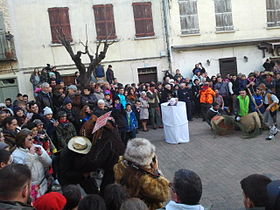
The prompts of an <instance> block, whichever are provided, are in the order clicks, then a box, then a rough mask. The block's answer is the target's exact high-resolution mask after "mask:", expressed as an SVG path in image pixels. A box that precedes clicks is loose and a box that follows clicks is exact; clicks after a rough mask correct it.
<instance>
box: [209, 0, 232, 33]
mask: <svg viewBox="0 0 280 210" xmlns="http://www.w3.org/2000/svg"><path fill="white" fill-rule="evenodd" d="M219 1H220V2H221V1H223V2H224V4H226V3H225V1H229V5H230V11H222V12H218V11H217V10H218V8H217V3H218V2H219ZM214 9H215V20H216V32H228V31H234V23H233V14H232V3H231V0H214ZM219 15H220V16H224V15H230V22H231V23H232V24H231V25H225V24H224V25H223V26H218V18H217V16H219ZM223 23H225V19H223Z"/></svg>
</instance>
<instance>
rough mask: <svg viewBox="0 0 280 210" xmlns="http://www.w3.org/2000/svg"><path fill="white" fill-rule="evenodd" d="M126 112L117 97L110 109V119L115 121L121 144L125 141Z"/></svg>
mask: <svg viewBox="0 0 280 210" xmlns="http://www.w3.org/2000/svg"><path fill="white" fill-rule="evenodd" d="M125 115H126V112H125V110H124V108H123V106H122V104H121V103H120V99H119V97H116V98H115V99H114V103H113V108H112V117H113V118H114V119H115V122H116V125H117V127H118V130H119V134H120V136H121V139H122V141H123V142H125V140H126V127H127V121H126V118H125Z"/></svg>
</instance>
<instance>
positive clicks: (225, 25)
mask: <svg viewBox="0 0 280 210" xmlns="http://www.w3.org/2000/svg"><path fill="white" fill-rule="evenodd" d="M214 3H215V14H216V31H231V30H233V29H234V27H233V21H232V11H231V0H215V1H214Z"/></svg>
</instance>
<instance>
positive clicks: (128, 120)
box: [126, 111, 132, 125]
mask: <svg viewBox="0 0 280 210" xmlns="http://www.w3.org/2000/svg"><path fill="white" fill-rule="evenodd" d="M131 112H132V111H126V116H127V124H128V125H130V123H131V119H130V113H131Z"/></svg>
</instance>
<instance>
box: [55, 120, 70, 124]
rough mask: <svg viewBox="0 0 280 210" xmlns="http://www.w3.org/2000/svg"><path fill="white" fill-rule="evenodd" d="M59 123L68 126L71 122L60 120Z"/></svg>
mask: <svg viewBox="0 0 280 210" xmlns="http://www.w3.org/2000/svg"><path fill="white" fill-rule="evenodd" d="M58 122H59V123H61V124H66V123H69V120H58Z"/></svg>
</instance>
